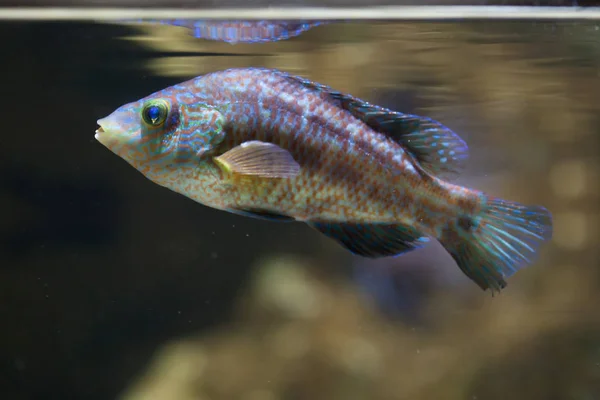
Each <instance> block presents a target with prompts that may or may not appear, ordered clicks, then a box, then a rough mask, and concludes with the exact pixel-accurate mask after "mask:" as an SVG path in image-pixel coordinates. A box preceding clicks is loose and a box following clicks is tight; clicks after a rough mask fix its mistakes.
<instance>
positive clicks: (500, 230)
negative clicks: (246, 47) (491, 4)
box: [97, 68, 551, 290]
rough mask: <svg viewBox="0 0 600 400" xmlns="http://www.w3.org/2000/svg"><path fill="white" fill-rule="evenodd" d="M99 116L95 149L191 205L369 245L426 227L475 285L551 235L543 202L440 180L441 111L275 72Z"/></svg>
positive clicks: (452, 141)
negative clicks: (411, 108)
mask: <svg viewBox="0 0 600 400" xmlns="http://www.w3.org/2000/svg"><path fill="white" fill-rule="evenodd" d="M144 113H147V114H144ZM161 115H164V118H158V117H156V121H155V118H154V116H161ZM98 122H99V124H100V125H101V127H102V128H101V129H100V130H99V132H98V133H97V137H98V138H99V140H100V141H102V142H103V143H104V144H105V145H106V146H107V147H109V148H110V149H111V150H112V151H114V152H115V153H116V154H118V155H120V156H121V157H123V158H124V159H125V160H127V161H128V162H129V163H130V164H132V165H133V166H134V167H135V168H137V169H138V170H139V171H140V172H142V173H143V174H144V175H146V176H147V177H148V178H149V179H150V180H152V181H153V182H155V183H157V184H160V185H162V186H165V187H167V188H169V189H171V190H174V191H176V192H179V193H181V194H183V195H185V196H187V197H189V198H191V199H194V200H195V201H197V202H199V203H202V204H205V205H207V206H210V207H213V208H217V209H222V210H227V211H230V212H235V213H240V214H244V215H252V216H261V215H262V216H267V217H269V218H278V219H281V218H289V219H292V220H296V221H304V222H307V223H309V224H310V225H311V226H313V227H315V229H317V230H319V231H320V232H322V233H323V234H325V235H327V236H330V237H332V238H334V239H336V240H337V241H338V242H339V243H341V244H342V245H343V246H344V247H346V248H348V249H349V250H350V251H352V252H354V253H356V254H361V255H365V256H369V257H381V256H386V255H393V254H400V253H403V252H406V251H410V250H411V249H414V248H418V247H420V246H422V244H423V243H424V239H425V238H424V236H426V235H429V236H433V237H435V238H437V239H439V240H440V241H441V242H442V244H444V245H445V247H446V248H447V249H448V251H449V252H450V253H451V254H452V256H453V257H454V259H455V260H457V263H458V264H459V267H460V268H461V269H462V270H463V271H464V272H465V273H466V274H467V275H468V276H470V277H471V278H472V279H473V280H474V281H475V282H476V283H478V284H479V285H480V286H481V287H482V288H491V289H492V290H498V289H500V288H502V287H504V285H505V282H504V279H503V278H504V277H506V276H509V275H511V274H512V273H514V271H516V269H518V268H519V267H520V266H522V265H524V264H526V263H528V262H530V261H529V258H528V255H529V256H531V255H534V254H535V253H536V249H537V247H538V246H539V244H540V243H541V242H543V241H546V240H548V239H549V237H550V236H551V217H550V214H549V213H548V212H547V211H546V210H545V209H543V208H541V207H537V206H531V207H528V206H523V205H520V204H518V203H514V202H509V201H505V200H501V199H496V198H493V197H490V196H487V195H485V194H483V193H482V192H479V191H476V190H472V189H469V188H465V187H461V186H457V185H454V184H452V183H450V182H449V179H450V178H452V177H453V176H455V175H456V174H458V173H460V171H461V170H462V167H463V166H464V162H465V160H466V158H467V154H468V148H467V146H466V144H465V143H464V142H463V141H462V139H460V137H458V136H457V135H456V134H454V133H453V132H452V131H451V130H449V129H448V128H446V127H444V126H443V125H441V124H440V123H438V122H436V121H433V120H431V119H428V118H425V117H419V116H414V115H409V114H403V113H400V112H395V111H392V110H388V109H385V108H382V107H378V106H376V105H372V104H369V103H368V102H365V101H363V100H360V99H357V98H354V97H352V96H351V95H349V94H344V93H341V92H337V91H335V90H333V89H332V88H329V87H327V86H324V85H321V84H318V83H315V82H312V81H309V80H306V79H304V78H301V77H296V76H292V75H289V74H286V73H284V72H281V71H276V70H268V69H258V68H245V69H231V70H227V71H221V72H214V73H209V74H206V75H204V76H200V77H198V78H195V79H192V80H189V81H186V82H183V83H180V84H177V85H174V86H171V87H169V88H167V89H164V90H161V91H159V92H156V93H154V94H152V95H150V96H148V97H145V98H143V99H141V100H139V101H137V102H134V103H130V104H126V105H124V106H122V107H120V108H119V109H118V110H116V111H115V112H114V113H113V114H111V115H110V116H109V117H107V118H104V119H102V120H99V121H98ZM154 125H156V126H154ZM252 143H257V144H261V143H262V144H265V146H258V147H257V146H251V145H250V144H252ZM269 146H271V147H269ZM258 148H260V149H261V150H260V151H263V154H267V155H268V154H269V151H274V150H275V149H282V150H277V151H278V152H280V151H283V152H285V154H289V155H290V156H291V157H289V159H287V160H288V161H285V160H286V158H285V157H279V156H277V157H271V158H264V159H263V161H261V158H260V157H258V158H252V157H253V155H252V154H253V151H256V149H258ZM252 149H255V150H252ZM234 150H235V151H236V156H235V157H233V158H231V159H230V160H234V159H235V160H241V161H240V162H242V164H241V165H229V164H228V163H227V160H228V157H227V156H228V154H233V151H234ZM264 152H266V153H264ZM254 154H258V153H254ZM273 154H275V153H273ZM240 155H241V158H240ZM244 155H246V156H247V159H244ZM219 159H221V161H219V162H217V161H218V160H219ZM244 160H245V161H244ZM268 160H271V161H268ZM273 160H279V161H273ZM244 162H247V163H249V164H248V169H247V171H248V172H247V173H245V172H244V166H243V163H244ZM261 162H262V163H264V165H262V166H261ZM269 162H284V163H285V162H294V163H297V165H298V168H297V169H295V167H294V168H288V169H286V168H283V169H280V170H282V171H284V170H289V171H297V172H295V173H294V174H291V175H289V176H287V175H286V177H285V178H281V177H270V176H271V175H270V174H269V173H268V172H267V169H268V168H269V166H268V163H269ZM236 168H237V169H236ZM261 168H264V171H265V173H264V176H261V175H260V171H261ZM250 171H254V172H255V171H258V173H256V174H255V173H254V172H250ZM268 176H269V177H268Z"/></svg>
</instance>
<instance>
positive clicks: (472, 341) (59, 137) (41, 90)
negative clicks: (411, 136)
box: [0, 21, 600, 400]
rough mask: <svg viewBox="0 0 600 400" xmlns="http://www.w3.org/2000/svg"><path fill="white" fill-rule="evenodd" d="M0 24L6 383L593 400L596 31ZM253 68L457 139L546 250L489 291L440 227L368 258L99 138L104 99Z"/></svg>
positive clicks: (23, 387) (158, 392)
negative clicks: (439, 233)
mask: <svg viewBox="0 0 600 400" xmlns="http://www.w3.org/2000/svg"><path fill="white" fill-rule="evenodd" d="M0 31H1V32H2V35H3V36H2V37H4V38H9V39H7V40H5V41H4V42H3V51H4V55H5V57H3V62H2V67H1V68H2V70H3V72H4V77H5V83H4V85H3V88H4V93H5V94H6V95H5V96H4V98H3V101H2V110H3V113H2V115H3V117H4V118H3V123H4V129H3V131H4V143H3V146H2V152H3V153H2V156H1V157H0V171H1V173H0V176H1V177H2V185H1V186H0V188H1V192H0V201H2V205H3V207H2V210H3V211H4V214H3V217H2V221H3V224H1V225H0V226H1V227H2V237H3V240H2V248H1V251H0V258H1V260H0V265H1V267H0V274H1V276H0V293H2V301H1V302H0V315H3V316H4V320H5V323H4V329H3V330H2V334H1V335H2V341H1V343H2V345H1V346H0V359H1V360H2V363H1V364H0V365H1V369H0V397H2V398H6V399H49V398H61V399H66V398H85V399H90V400H92V399H106V398H123V399H149V398H151V397H150V394H153V395H154V396H155V397H152V398H156V399H182V400H184V399H310V400H320V399H344V400H352V399H374V400H378V399H381V400H384V399H385V400H387V399H410V400H420V399H436V398H439V399H450V400H452V399H457V400H458V399H488V400H490V399H491V400H495V399H505V398H510V399H514V400H520V399H523V400H533V399H582V400H583V399H586V400H587V399H596V398H600V386H599V384H598V383H599V382H600V314H599V313H598V311H597V309H596V308H597V307H596V306H595V305H596V304H598V301H600V298H599V295H598V293H599V291H598V289H599V287H600V274H599V271H598V265H599V264H598V249H597V246H596V243H597V241H598V238H599V234H600V231H599V229H598V226H600V208H599V206H598V205H599V204H600V202H599V197H600V184H599V183H598V182H600V179H599V177H600V159H599V157H598V149H600V136H598V131H599V129H600V118H599V115H600V81H599V75H598V71H599V70H600V29H599V25H598V23H596V22H593V21H587V22H560V23H554V22H547V21H546V22H539V21H538V22H532V21H493V22H492V21H485V22H484V21H480V22H456V21H455V22H390V21H386V22H377V21H355V22H347V23H334V24H329V25H325V26H320V27H316V28H314V29H311V30H309V31H307V32H305V33H303V34H302V35H300V36H298V37H296V38H293V39H290V40H287V41H281V42H277V43H269V44H257V45H249V44H238V45H235V46H232V45H229V44H227V43H218V42H211V41H205V40H201V39H196V38H193V37H191V36H190V35H189V34H188V32H187V31H186V30H185V29H183V28H178V27H169V26H124V25H115V24H109V23H97V24H93V23H83V22H80V23H42V22H35V23H33V22H28V23H25V22H10V23H9V22H5V23H2V24H1V25H0ZM250 66H254V67H261V66H262V67H269V68H278V69H282V70H285V71H288V72H291V73H294V74H297V75H302V76H305V77H307V78H310V79H312V80H315V81H317V82H320V83H324V84H327V85H330V86H332V87H334V88H335V89H337V90H340V91H344V92H348V93H351V94H353V95H354V96H357V97H360V98H363V99H365V100H368V101H370V102H373V103H376V104H380V105H383V106H386V107H389V108H392V109H395V110H399V111H403V112H408V113H415V114H419V115H424V116H429V117H431V118H434V119H437V120H439V121H441V122H442V123H444V124H445V125H447V126H449V127H450V128H451V129H453V130H454V131H455V132H457V133H458V134H459V135H460V136H461V137H463V138H464V139H465V140H466V141H467V144H468V145H469V147H470V149H471V150H470V151H471V158H470V162H469V168H468V170H467V172H466V173H465V174H464V176H462V177H461V178H460V179H459V181H458V182H459V183H460V184H463V185H466V186H469V187H474V188H477V189H481V190H485V191H487V192H490V193H492V194H494V195H497V196H500V197H504V198H507V199H511V200H515V201H520V202H524V203H530V204H540V205H543V206H545V207H547V208H548V209H549V210H550V211H551V212H552V213H553V217H554V224H555V228H554V237H553V240H552V242H551V243H550V244H548V245H547V246H545V247H543V248H542V252H541V254H540V257H539V260H538V261H537V262H536V263H535V264H533V265H532V266H530V267H529V268H527V269H525V270H522V271H521V272H519V273H517V274H516V275H515V276H513V277H512V278H511V279H510V280H509V286H508V288H507V289H506V291H505V292H503V294H502V295H500V296H497V297H494V298H491V296H490V295H489V294H488V293H484V292H482V291H480V290H479V289H478V288H477V287H476V286H475V285H473V284H472V282H471V281H468V280H467V279H466V278H465V277H464V276H463V275H462V274H461V272H460V271H459V270H458V268H457V267H456V265H455V264H454V262H453V261H452V259H451V258H450V257H449V256H448V255H447V254H446V253H445V252H444V250H443V249H442V248H441V247H440V246H439V245H438V244H437V243H433V244H432V245H431V246H428V247H426V248H425V249H423V250H420V251H418V252H414V253H411V254H408V255H406V256H404V257H399V258H394V259H388V260H380V261H377V262H368V261H366V260H364V259H360V258H355V257H352V256H350V255H349V254H348V253H347V252H345V251H343V250H342V249H340V248H339V247H338V246H337V245H336V244H335V243H333V242H331V241H329V240H328V239H325V238H323V237H321V236H320V235H318V234H317V233H316V232H314V231H312V230H310V229H308V228H307V227H305V226H303V225H300V224H276V223H269V222H265V221H259V220H253V219H248V218H243V217H239V216H235V215H231V214H227V213H223V212H219V211H216V210H211V209H208V208H206V207H203V206H201V205H198V204H195V203H194V202H192V201H191V200H188V199H186V198H184V197H182V196H179V195H177V194H175V193H173V192H170V191H168V190H166V189H163V188H161V187H159V186H157V185H155V184H153V183H151V182H150V181H148V180H146V179H145V178H144V177H143V176H142V175H140V174H139V173H138V172H137V171H135V170H134V169H133V168H131V167H130V166H128V165H127V164H126V163H125V162H123V161H122V160H120V159H119V158H117V157H116V156H115V155H113V154H112V153H110V152H109V151H108V150H106V149H105V148H104V147H103V146H101V145H100V144H99V143H97V142H96V141H95V140H94V131H95V129H96V127H97V126H96V120H97V119H98V118H100V117H103V116H105V115H107V114H108V113H110V112H111V111H112V110H113V109H115V108H116V107H118V106H120V105H121V104H124V103H126V102H129V101H132V100H136V99H139V98H141V97H144V96H146V95H148V94H150V93H152V92H154V91H157V90H160V89H163V88H164V87H167V86H170V85H172V84H175V83H178V82H180V81H183V80H186V79H189V78H191V77H194V76H197V75H201V74H205V73H207V72H211V71H216V70H222V69H226V68H232V67H250Z"/></svg>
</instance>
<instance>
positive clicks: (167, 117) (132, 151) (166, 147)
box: [95, 92, 225, 170]
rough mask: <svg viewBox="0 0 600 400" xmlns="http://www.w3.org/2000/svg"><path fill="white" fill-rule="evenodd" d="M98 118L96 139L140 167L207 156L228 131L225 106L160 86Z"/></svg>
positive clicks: (189, 161)
mask: <svg viewBox="0 0 600 400" xmlns="http://www.w3.org/2000/svg"><path fill="white" fill-rule="evenodd" d="M97 123H98V125H99V126H100V127H99V128H98V129H97V130H96V135H95V138H96V140H98V141H99V142H100V143H101V144H103V145H104V146H105V147H107V148H108V149H109V150H111V151H112V152H113V153H115V154H117V155H118V156H119V157H121V158H123V159H124V160H125V161H127V162H128V163H130V164H131V165H133V166H134V167H136V168H137V169H139V170H143V169H147V168H153V169H156V167H164V166H166V165H171V166H173V165H175V166H182V165H183V164H190V163H198V162H201V161H203V160H205V159H207V157H208V156H209V155H210V154H211V152H212V151H213V150H214V149H215V148H216V147H217V146H218V145H219V144H220V143H221V142H222V141H223V139H224V137H225V131H224V126H225V117H224V116H223V113H222V110H221V109H219V108H218V107H213V106H211V105H209V104H207V103H203V102H194V103H183V102H178V101H177V100H176V98H175V96H169V95H161V93H160V92H159V93H157V94H155V95H151V96H148V97H146V98H144V99H141V100H139V101H136V102H132V103H128V104H125V105H122V106H121V107H119V108H117V109H116V110H115V111H113V112H112V113H111V114H110V115H108V116H106V117H104V118H101V119H99V120H98V121H97Z"/></svg>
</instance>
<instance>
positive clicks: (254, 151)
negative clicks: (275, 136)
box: [214, 140, 300, 178]
mask: <svg viewBox="0 0 600 400" xmlns="http://www.w3.org/2000/svg"><path fill="white" fill-rule="evenodd" d="M214 161H215V162H216V163H217V165H218V166H219V167H220V168H221V170H223V172H225V173H227V174H238V175H242V176H255V177H261V178H293V177H294V176H296V175H298V173H299V172H300V165H299V164H298V163H297V162H296V160H294V157H292V155H291V154H290V153H289V152H288V151H287V150H285V149H282V148H281V147H279V146H277V145H275V144H273V143H267V142H261V141H257V140H255V141H250V142H245V143H242V144H240V145H239V146H236V147H234V148H233V149H231V150H229V151H227V152H226V153H224V154H222V155H220V156H218V157H215V158H214Z"/></svg>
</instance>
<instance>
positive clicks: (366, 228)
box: [308, 222, 429, 258]
mask: <svg viewBox="0 0 600 400" xmlns="http://www.w3.org/2000/svg"><path fill="white" fill-rule="evenodd" d="M308 225H309V226H311V227H313V228H314V229H316V230H318V231H319V232H321V233H322V234H324V235H325V236H328V237H330V238H331V239H334V240H335V241H336V242H338V243H339V244H340V245H342V246H343V247H345V248H346V249H347V250H349V251H350V252H352V253H354V254H357V255H361V256H364V257H368V258H380V257H389V256H397V255H400V254H404V253H407V252H409V251H411V250H415V249H418V248H420V247H423V245H425V243H427V242H428V241H429V238H428V237H426V236H424V235H423V234H422V233H421V232H419V231H417V230H416V229H414V228H412V227H409V226H405V225H399V224H396V225H387V224H386V225H384V224H352V223H337V222H334V223H327V222H309V223H308Z"/></svg>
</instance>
